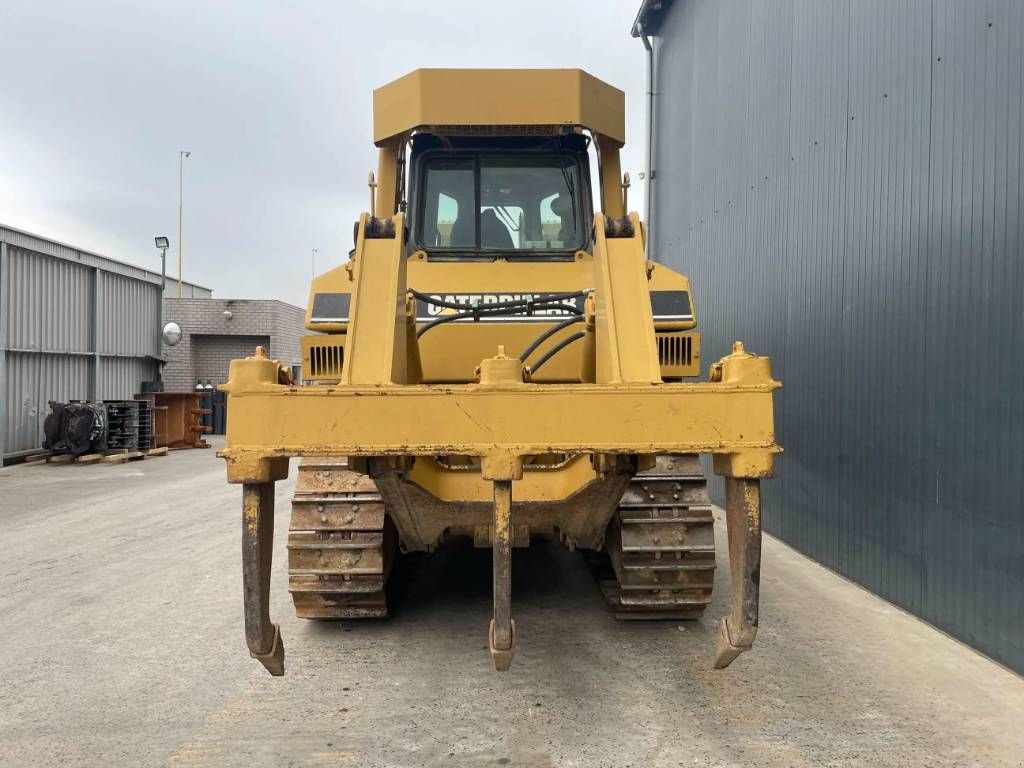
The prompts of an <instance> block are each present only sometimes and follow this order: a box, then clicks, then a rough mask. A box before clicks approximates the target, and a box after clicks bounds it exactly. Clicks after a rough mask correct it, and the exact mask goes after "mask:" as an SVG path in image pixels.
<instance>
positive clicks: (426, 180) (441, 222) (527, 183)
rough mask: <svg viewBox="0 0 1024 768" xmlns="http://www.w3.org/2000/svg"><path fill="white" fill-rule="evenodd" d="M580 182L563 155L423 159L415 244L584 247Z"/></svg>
mask: <svg viewBox="0 0 1024 768" xmlns="http://www.w3.org/2000/svg"><path fill="white" fill-rule="evenodd" d="M578 178H579V174H578V164H577V162H576V160H575V159H574V158H573V157H572V156H571V155H568V154H557V155H495V156H487V155H479V156H477V155H474V156H470V157H460V158H452V157H450V156H449V157H443V158H441V157H438V158H433V159H427V160H425V161H424V164H423V182H422V183H423V197H422V202H421V206H420V227H419V232H418V239H419V242H420V244H421V245H422V246H423V247H425V248H428V249H430V248H436V249H444V250H459V249H465V250H483V251H486V250H498V251H552V250H575V249H578V248H582V247H583V245H584V243H583V237H582V233H583V222H582V219H581V215H580V210H579V206H578V190H579V181H578Z"/></svg>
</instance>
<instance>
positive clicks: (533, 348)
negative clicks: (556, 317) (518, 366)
mask: <svg viewBox="0 0 1024 768" xmlns="http://www.w3.org/2000/svg"><path fill="white" fill-rule="evenodd" d="M580 322H583V316H582V315H575V316H574V317H570V318H569V319H568V320H563V321H562V322H560V323H558V324H557V325H553V326H551V327H550V328H548V329H547V330H546V331H544V333H542V334H541V335H540V336H538V337H537V338H536V339H534V340H533V341H532V342H531V343H530V346H528V347H527V348H526V349H524V350H523V352H522V354H520V355H519V359H520V360H521V361H522V362H524V363H525V362H526V359H527V358H528V357H529V356H530V355H532V354H533V353H534V352H536V351H537V347H539V346H540V345H541V344H543V343H544V342H545V341H547V340H548V339H550V338H551V337H552V336H554V335H555V334H556V333H558V332H559V331H560V330H562V329H563V328H568V327H569V326H570V325H573V324H574V323H580Z"/></svg>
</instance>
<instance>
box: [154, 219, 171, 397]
mask: <svg viewBox="0 0 1024 768" xmlns="http://www.w3.org/2000/svg"><path fill="white" fill-rule="evenodd" d="M153 241H154V242H155V243H156V247H157V249H158V250H159V251H160V298H159V299H157V301H159V302H160V304H159V305H158V306H159V311H158V313H157V327H156V356H157V357H163V352H164V347H163V343H164V290H165V289H166V288H167V248H168V246H169V245H170V243H169V242H168V241H167V238H166V237H155V238H153ZM160 378H161V376H160V367H159V366H157V380H160Z"/></svg>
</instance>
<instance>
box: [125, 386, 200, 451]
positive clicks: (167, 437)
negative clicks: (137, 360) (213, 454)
mask: <svg viewBox="0 0 1024 768" xmlns="http://www.w3.org/2000/svg"><path fill="white" fill-rule="evenodd" d="M136 399H138V400H147V401H149V402H150V403H151V404H152V405H151V407H152V411H153V435H152V438H153V447H154V448H162V447H164V446H167V447H168V448H209V447H210V444H209V443H207V442H206V441H205V440H203V435H204V434H206V433H207V432H209V431H210V429H211V427H208V426H203V424H202V423H201V418H202V416H204V415H206V414H208V413H210V409H209V408H203V407H202V395H201V394H200V393H198V392H144V393H143V394H141V395H136Z"/></svg>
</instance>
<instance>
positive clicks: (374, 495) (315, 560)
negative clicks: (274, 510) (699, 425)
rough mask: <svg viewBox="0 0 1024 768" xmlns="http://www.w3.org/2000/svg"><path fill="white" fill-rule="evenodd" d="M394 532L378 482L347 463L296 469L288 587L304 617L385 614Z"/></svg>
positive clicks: (308, 462) (312, 463) (311, 462)
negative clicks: (354, 469) (378, 488)
mask: <svg viewBox="0 0 1024 768" xmlns="http://www.w3.org/2000/svg"><path fill="white" fill-rule="evenodd" d="M394 551H395V530H394V526H393V525H392V524H391V521H390V520H388V519H387V517H386V515H385V512H384V501H383V499H382V498H381V495H380V493H379V492H378V491H377V487H376V485H375V484H374V482H373V479H372V478H370V477H368V476H367V475H364V474H362V473H359V472H355V471H353V470H351V469H350V468H349V466H348V463H347V461H346V460H345V459H340V458H334V459H304V460H303V461H302V463H301V464H300V465H299V474H298V478H297V480H296V483H295V496H294V497H293V499H292V516H291V523H290V525H289V533H288V589H289V591H290V592H291V595H292V601H293V603H294V604H295V615H296V616H298V617H299V618H303V619H361V618H379V617H383V616H387V615H388V604H387V593H386V587H387V579H388V575H389V574H390V571H391V566H392V563H393V559H394Z"/></svg>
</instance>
